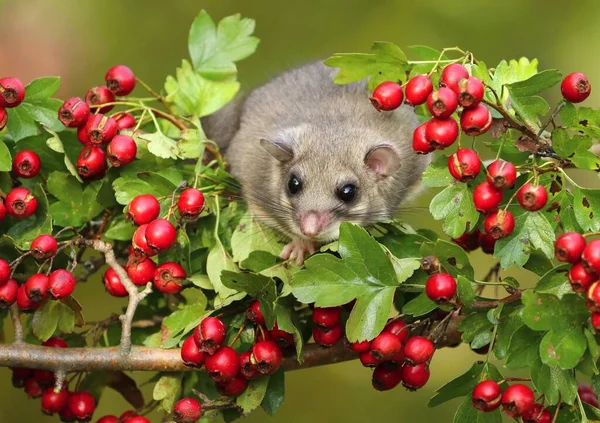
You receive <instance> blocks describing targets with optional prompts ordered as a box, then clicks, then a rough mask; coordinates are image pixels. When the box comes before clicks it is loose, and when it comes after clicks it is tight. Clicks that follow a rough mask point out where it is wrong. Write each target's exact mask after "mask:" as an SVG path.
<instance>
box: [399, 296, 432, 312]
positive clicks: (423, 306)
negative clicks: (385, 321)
mask: <svg viewBox="0 0 600 423" xmlns="http://www.w3.org/2000/svg"><path fill="white" fill-rule="evenodd" d="M436 308H438V306H437V304H436V303H434V302H433V301H431V299H430V298H429V297H428V296H427V295H426V294H425V293H423V294H420V295H419V296H417V297H416V298H415V299H413V300H411V301H409V302H407V303H406V304H405V305H404V307H402V312H403V313H404V314H408V315H410V316H414V317H419V316H424V315H425V314H427V313H429V312H432V311H433V310H435V309H436Z"/></svg>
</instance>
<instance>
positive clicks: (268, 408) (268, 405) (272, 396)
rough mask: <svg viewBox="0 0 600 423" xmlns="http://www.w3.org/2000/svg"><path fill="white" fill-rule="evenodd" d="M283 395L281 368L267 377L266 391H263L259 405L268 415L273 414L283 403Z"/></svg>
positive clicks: (282, 373)
mask: <svg viewBox="0 0 600 423" xmlns="http://www.w3.org/2000/svg"><path fill="white" fill-rule="evenodd" d="M284 397H285V373H284V372H283V369H279V370H278V371H277V372H276V373H275V374H274V375H272V376H271V378H270V379H269V384H268V385H267V392H265V397H264V398H263V400H262V402H261V403H260V406H261V407H262V409H263V410H265V412H266V413H267V414H268V415H269V416H274V415H275V414H276V413H277V411H278V410H279V408H281V406H282V405H283V400H284Z"/></svg>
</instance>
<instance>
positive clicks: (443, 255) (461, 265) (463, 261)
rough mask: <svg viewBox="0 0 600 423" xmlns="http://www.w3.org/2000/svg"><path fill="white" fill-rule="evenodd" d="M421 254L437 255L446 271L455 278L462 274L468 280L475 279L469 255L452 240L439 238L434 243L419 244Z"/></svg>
mask: <svg viewBox="0 0 600 423" xmlns="http://www.w3.org/2000/svg"><path fill="white" fill-rule="evenodd" d="M421 255H422V256H423V257H425V256H435V257H437V258H438V259H439V261H440V264H441V265H442V266H443V267H444V269H445V270H446V272H448V273H450V274H451V275H452V276H454V277H455V278H457V277H458V276H460V275H462V276H464V277H466V278H467V279H469V280H474V279H475V271H474V270H473V267H472V266H471V263H470V261H469V255H468V254H467V253H466V252H465V250H463V249H462V248H461V247H459V246H458V245H456V244H455V243H453V242H448V241H444V240H441V239H439V240H437V241H436V242H435V243H425V244H423V245H422V246H421Z"/></svg>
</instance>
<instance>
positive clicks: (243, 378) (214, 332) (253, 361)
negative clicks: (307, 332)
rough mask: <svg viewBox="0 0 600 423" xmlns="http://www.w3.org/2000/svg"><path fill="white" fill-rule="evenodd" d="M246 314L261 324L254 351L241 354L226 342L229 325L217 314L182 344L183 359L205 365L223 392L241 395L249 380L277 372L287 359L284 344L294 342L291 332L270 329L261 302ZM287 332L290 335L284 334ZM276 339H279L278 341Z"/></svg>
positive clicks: (223, 393)
mask: <svg viewBox="0 0 600 423" xmlns="http://www.w3.org/2000/svg"><path fill="white" fill-rule="evenodd" d="M246 315H247V316H248V317H249V319H250V320H251V321H252V322H254V323H255V324H256V325H257V331H256V334H257V340H256V342H255V343H254V345H252V348H250V350H248V351H245V352H243V353H241V354H238V353H237V352H236V351H235V350H234V349H233V348H232V347H230V346H226V345H223V342H224V341H225V336H226V332H227V328H226V326H225V324H224V323H223V322H222V321H221V320H220V319H219V318H217V317H206V318H205V319H203V320H202V322H200V324H199V325H198V326H197V327H196V328H195V329H194V333H193V334H192V335H191V336H190V337H188V338H187V339H186V340H185V341H184V342H183V345H182V347H181V358H182V360H183V362H184V364H185V365H186V366H189V367H194V368H200V367H202V366H204V367H205V369H206V371H207V373H208V375H209V376H210V378H211V379H212V380H213V381H214V382H215V384H216V387H217V390H218V391H219V393H220V394H221V395H224V396H228V397H238V396H240V395H241V394H242V393H243V392H244V391H245V390H246V387H247V386H248V381H250V380H252V379H256V378H258V377H261V376H262V375H272V374H273V373H275V372H276V371H277V370H278V369H279V366H280V365H281V362H282V360H283V352H282V348H281V347H280V345H283V346H290V345H292V344H293V342H294V338H293V336H292V335H291V334H288V333H285V332H283V331H281V330H279V329H278V328H277V327H274V328H273V330H272V331H267V330H266V329H265V328H264V327H263V325H264V323H265V321H264V316H263V315H262V313H261V311H260V307H259V304H258V301H254V302H253V303H252V304H251V305H250V307H249V308H248V311H247V313H246ZM282 333H285V335H286V336H282ZM273 339H277V341H278V343H279V345H278V343H276V342H275V341H274V340H273Z"/></svg>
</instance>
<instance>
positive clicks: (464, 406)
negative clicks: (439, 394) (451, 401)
mask: <svg viewBox="0 0 600 423" xmlns="http://www.w3.org/2000/svg"><path fill="white" fill-rule="evenodd" d="M453 423H502V415H501V414H500V410H494V411H492V412H489V413H482V412H481V411H479V410H477V409H476V408H475V407H473V399H472V398H471V396H470V395H468V396H467V397H466V398H465V399H464V401H463V402H462V403H461V404H460V406H459V407H458V410H456V414H455V415H454V420H453Z"/></svg>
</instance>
